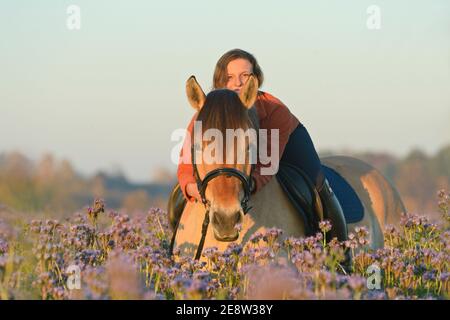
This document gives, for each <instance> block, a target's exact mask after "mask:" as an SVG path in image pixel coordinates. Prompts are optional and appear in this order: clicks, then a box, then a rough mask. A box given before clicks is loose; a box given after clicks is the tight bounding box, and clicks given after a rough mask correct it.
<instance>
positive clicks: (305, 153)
mask: <svg viewBox="0 0 450 320" xmlns="http://www.w3.org/2000/svg"><path fill="white" fill-rule="evenodd" d="M281 161H285V162H288V163H290V164H292V165H294V166H297V167H299V168H300V169H302V170H303V171H304V172H305V173H306V174H307V175H308V176H309V178H310V179H311V181H312V182H313V183H314V184H315V186H316V187H317V188H319V187H320V186H322V184H323V181H324V178H325V176H324V174H323V171H322V165H321V163H320V159H319V155H318V154H317V152H316V149H315V148H314V144H313V142H312V140H311V137H310V136H309V133H308V131H307V130H306V128H305V126H303V125H302V124H299V125H298V126H297V128H295V130H294V131H293V132H292V133H291V135H290V136H289V140H288V142H287V144H286V147H285V149H284V152H283V155H282V156H281Z"/></svg>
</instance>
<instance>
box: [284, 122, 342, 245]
mask: <svg viewBox="0 0 450 320" xmlns="http://www.w3.org/2000/svg"><path fill="white" fill-rule="evenodd" d="M281 161H286V162H288V163H290V164H292V165H294V166H297V167H299V168H300V169H302V170H303V171H304V172H305V173H306V174H307V175H308V176H309V177H310V178H311V180H312V181H313V183H314V185H315V186H316V188H317V190H318V192H319V196H320V199H321V201H322V206H323V211H324V212H323V213H324V217H325V219H329V220H331V224H332V229H331V231H330V233H329V238H328V240H330V239H331V238H334V237H337V238H338V240H340V241H344V240H347V224H346V222H345V218H344V213H343V212H342V208H341V206H340V204H339V201H338V199H337V198H336V196H335V194H334V192H333V190H332V189H331V187H330V185H329V183H328V181H327V179H326V178H325V175H324V173H323V170H322V165H321V163H320V159H319V155H318V154H317V152H316V149H315V148H314V144H313V142H312V140H311V137H310V136H309V133H308V131H307V130H306V128H305V127H304V126H303V125H302V124H299V125H298V127H297V128H296V129H295V130H294V131H293V132H292V133H291V135H290V136H289V140H288V143H287V144H286V148H285V149H284V152H283V155H282V157H281Z"/></svg>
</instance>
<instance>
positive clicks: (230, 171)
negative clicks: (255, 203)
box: [169, 143, 254, 260]
mask: <svg viewBox="0 0 450 320" xmlns="http://www.w3.org/2000/svg"><path fill="white" fill-rule="evenodd" d="M191 145H192V147H191V160H192V166H193V168H194V178H195V182H196V183H197V188H198V191H199V193H200V196H201V199H202V203H203V205H204V206H205V218H204V219H203V224H202V237H201V239H200V242H199V244H198V246H197V252H196V254H195V260H198V259H199V258H200V255H201V253H202V251H203V246H204V244H205V239H206V233H207V231H208V226H209V210H210V203H209V201H208V200H207V199H206V189H207V187H208V183H209V182H210V181H211V180H212V179H214V178H217V177H218V176H228V177H235V178H238V179H239V180H240V181H241V183H242V187H243V189H244V197H243V198H242V200H241V207H242V210H243V212H244V214H247V212H249V211H250V209H251V208H252V207H250V206H249V201H250V194H251V190H252V183H253V182H252V174H253V170H254V164H252V165H251V169H250V175H248V176H247V175H246V174H245V173H243V172H242V171H240V170H237V169H235V168H217V169H214V170H211V171H210V172H208V173H207V174H206V175H205V177H204V178H203V180H202V179H201V178H200V175H199V173H198V170H197V164H196V162H195V149H196V148H195V147H196V146H197V145H196V144H194V143H191ZM180 220H181V217H180V218H179V220H178V223H177V225H176V227H175V230H174V233H173V236H172V241H171V243H170V251H169V252H170V254H171V255H172V253H173V247H174V244H175V236H176V233H177V230H178V224H179V222H180Z"/></svg>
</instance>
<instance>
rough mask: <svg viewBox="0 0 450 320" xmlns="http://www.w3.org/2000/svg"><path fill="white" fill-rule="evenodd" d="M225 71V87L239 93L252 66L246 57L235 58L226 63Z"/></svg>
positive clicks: (251, 70)
mask: <svg viewBox="0 0 450 320" xmlns="http://www.w3.org/2000/svg"><path fill="white" fill-rule="evenodd" d="M227 73H228V81H227V89H230V90H233V91H236V92H237V93H239V92H240V90H241V88H242V86H243V85H244V84H245V82H246V81H247V79H248V77H249V76H250V75H251V74H252V73H253V66H252V64H251V63H250V61H248V60H246V59H242V58H239V59H235V60H233V61H231V62H229V63H228V66H227Z"/></svg>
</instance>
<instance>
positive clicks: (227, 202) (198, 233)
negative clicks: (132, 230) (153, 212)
mask: <svg viewBox="0 0 450 320" xmlns="http://www.w3.org/2000/svg"><path fill="white" fill-rule="evenodd" d="M186 90H187V96H188V100H189V102H190V104H191V105H192V106H193V107H194V108H195V109H196V110H197V111H198V112H199V114H198V117H197V119H201V120H202V129H203V131H206V130H207V129H208V128H216V129H218V130H220V131H221V132H222V133H223V134H224V136H225V130H226V129H243V130H244V131H245V130H247V129H249V128H253V127H254V126H253V124H254V122H252V121H251V114H250V112H249V110H250V108H251V107H252V105H253V104H254V102H255V99H256V95H257V90H258V85H257V80H256V78H255V77H253V76H251V77H250V78H249V80H248V81H247V83H246V84H245V87H244V88H243V89H242V90H241V92H240V93H239V94H237V93H235V92H234V91H230V90H227V89H221V90H214V91H211V92H210V93H209V94H208V96H205V94H204V92H203V90H202V89H201V87H200V85H199V84H198V83H197V81H196V80H195V77H191V78H189V80H188V81H187V84H186ZM241 142H242V144H239V143H237V145H241V146H244V147H245V148H246V150H247V151H246V152H248V141H247V142H243V141H241ZM191 143H192V141H191ZM202 147H203V148H201V150H205V147H207V142H203V146H202ZM232 147H234V145H233V146H228V145H225V146H224V153H225V154H229V151H230V150H229V149H230V148H232ZM192 150H194V149H192ZM246 159H247V160H248V159H250V157H246ZM321 162H322V164H323V165H324V166H327V167H328V168H330V169H332V170H334V171H335V172H336V173H337V174H339V175H340V176H341V177H342V178H343V179H344V180H345V181H346V183H348V185H350V186H351V187H352V188H353V190H354V192H355V194H356V196H357V197H358V198H359V202H360V203H361V204H362V206H361V210H362V211H363V212H362V215H361V219H360V221H358V222H354V223H348V224H347V226H348V230H349V232H350V231H352V229H353V228H354V227H356V226H365V227H366V228H367V229H368V230H369V245H370V247H371V248H379V247H382V246H383V244H384V238H383V229H384V227H385V225H387V224H396V223H397V222H398V221H399V219H400V215H401V214H402V212H404V211H405V208H404V206H403V203H402V201H401V199H400V197H399V195H398V192H397V191H396V190H395V188H394V187H393V186H392V185H391V184H390V183H389V182H388V181H387V180H386V178H385V177H383V175H382V174H381V173H380V172H379V171H377V170H376V169H375V168H374V167H372V166H370V165H369V164H367V163H365V162H363V161H360V160H358V159H356V158H352V157H347V156H331V157H326V158H322V159H321ZM224 163H225V162H224ZM227 163H228V164H220V163H206V162H202V163H197V164H195V165H194V168H195V171H196V179H197V182H198V184H199V186H200V188H203V193H202V194H203V196H204V201H203V203H202V202H188V203H187V204H186V207H185V208H184V211H183V213H182V216H181V219H180V221H179V223H178V228H177V230H176V236H175V237H174V239H173V244H174V247H175V248H178V249H180V252H181V253H182V254H188V255H192V256H194V255H195V253H196V251H197V249H198V246H199V243H200V242H201V240H202V227H203V229H205V230H204V231H205V234H206V235H205V237H204V243H203V247H204V248H208V247H217V248H218V249H219V250H224V249H226V248H227V246H228V245H229V243H230V241H234V242H236V243H241V244H245V243H246V242H247V241H248V240H249V238H250V236H251V235H252V234H253V233H255V232H257V231H260V232H263V231H264V230H266V229H268V228H272V227H276V228H279V229H281V230H283V235H282V237H284V238H286V237H289V236H294V237H304V236H305V230H306V228H305V221H304V219H302V217H301V216H300V215H299V213H298V212H297V211H296V209H295V208H294V206H293V205H292V203H291V202H290V200H289V199H288V197H287V196H286V194H285V192H284V190H283V189H282V188H281V186H280V183H279V181H278V180H277V179H275V178H272V179H271V180H270V182H269V183H268V184H267V185H265V186H264V188H262V189H261V190H260V191H259V192H258V193H256V194H254V195H252V196H251V197H250V195H249V191H248V188H249V186H248V181H249V180H248V178H249V176H250V175H251V170H252V166H251V164H250V163H249V162H246V163H238V162H234V163H231V164H230V162H229V161H227ZM250 207H251V210H249V211H248V212H247V213H246V214H244V213H245V211H247V210H248V208H250ZM205 213H206V215H207V217H206V218H207V219H206V220H209V221H210V223H209V225H208V224H205ZM238 224H239V225H240V227H239V228H236V226H237V225H238ZM206 227H207V229H206Z"/></svg>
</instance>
